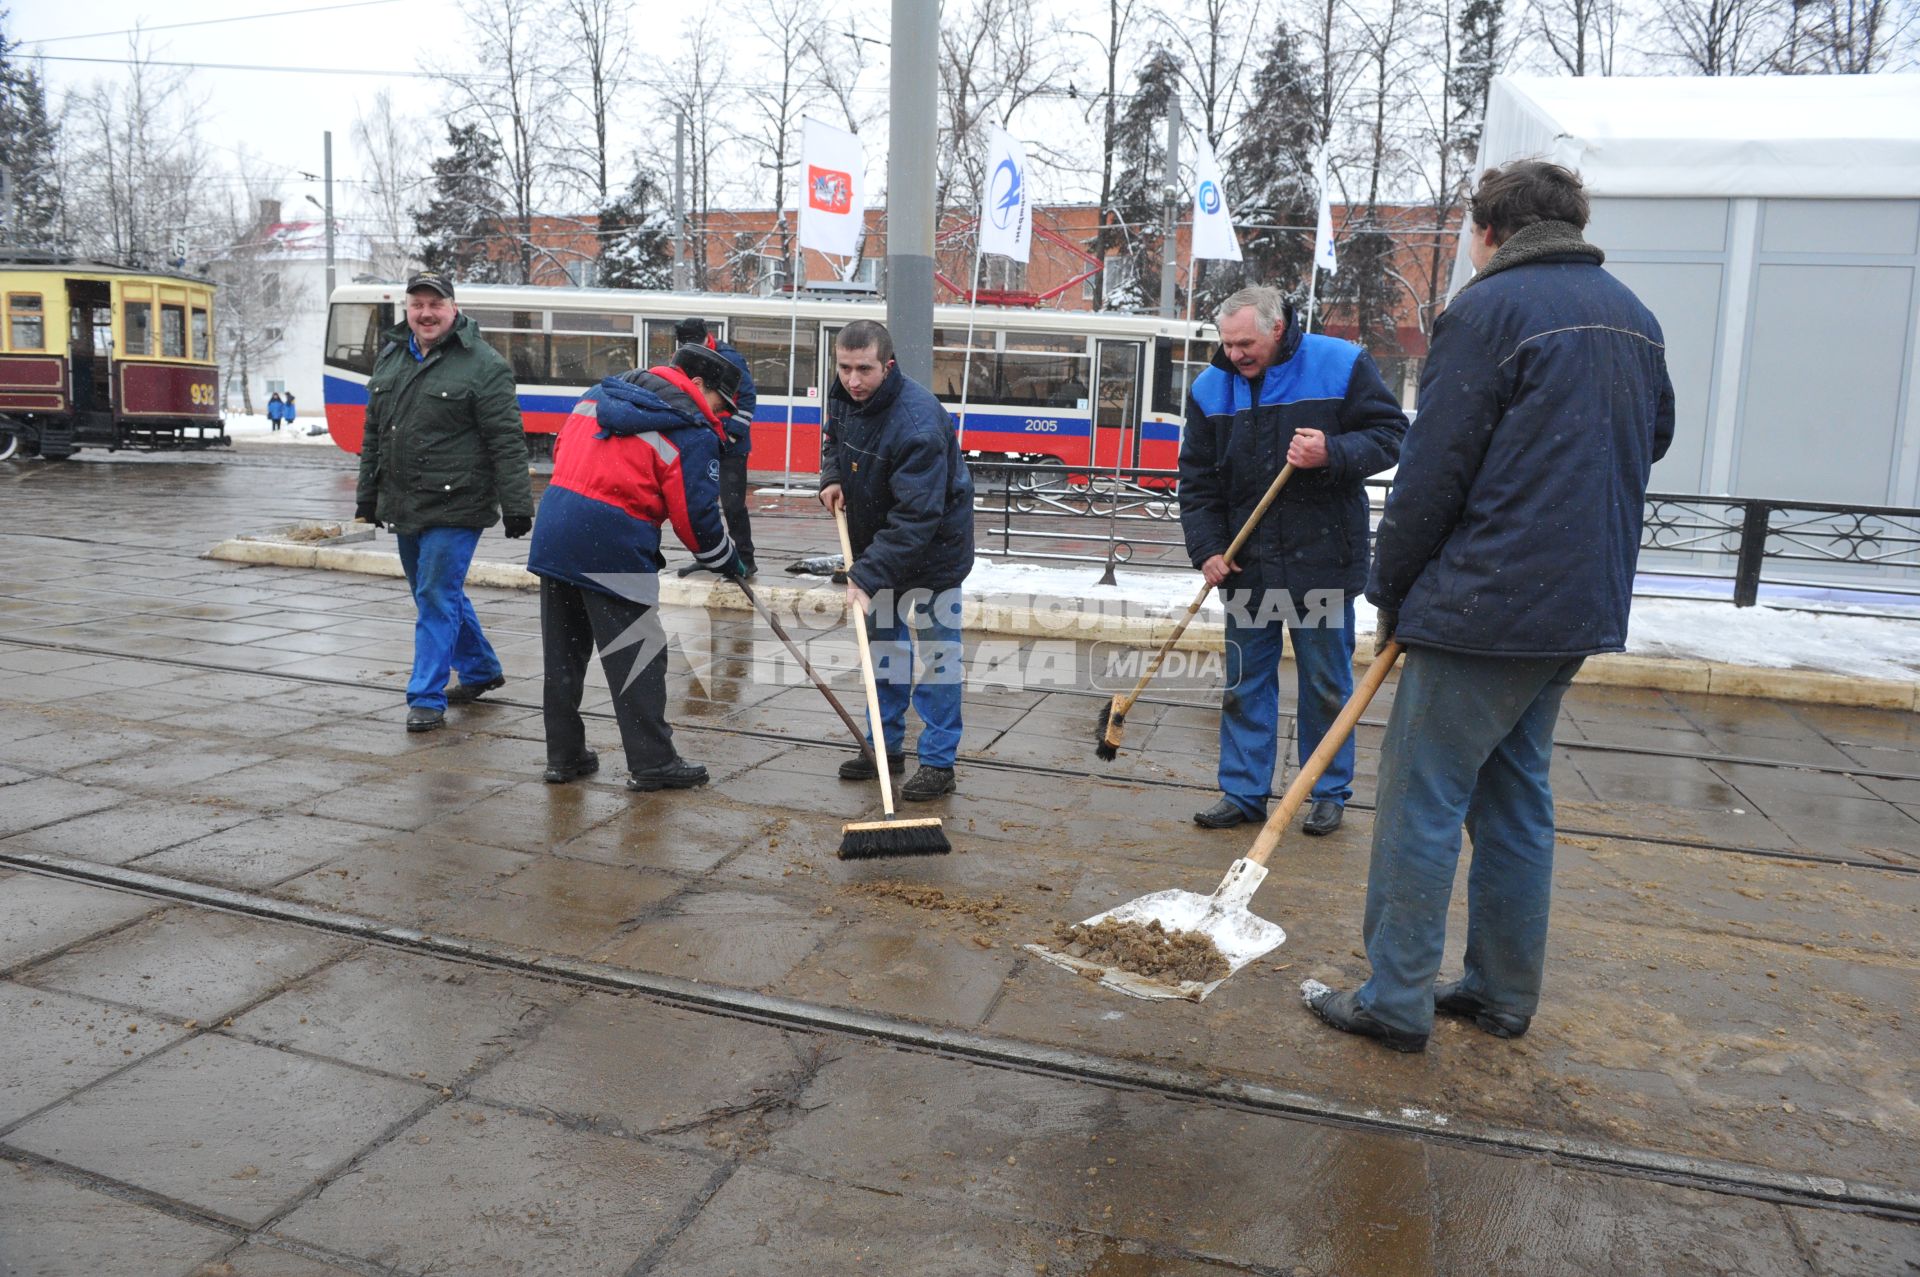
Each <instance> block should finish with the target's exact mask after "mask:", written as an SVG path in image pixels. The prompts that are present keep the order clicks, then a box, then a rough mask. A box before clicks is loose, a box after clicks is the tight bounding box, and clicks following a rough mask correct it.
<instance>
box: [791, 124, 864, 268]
mask: <svg viewBox="0 0 1920 1277" xmlns="http://www.w3.org/2000/svg"><path fill="white" fill-rule="evenodd" d="M866 177H867V159H866V155H865V153H864V152H862V151H861V149H860V139H859V138H857V137H855V136H854V135H853V134H851V133H846V132H843V131H841V130H840V129H836V128H834V127H833V126H832V125H830V124H822V123H820V122H819V121H818V120H808V121H806V122H805V125H804V127H803V129H802V131H801V146H800V246H801V247H802V248H811V249H813V250H814V251H815V252H819V253H828V254H831V255H832V256H835V257H852V256H853V255H854V254H855V253H857V252H859V251H860V229H861V221H862V218H863V217H864V216H865V213H866V198H865V196H866Z"/></svg>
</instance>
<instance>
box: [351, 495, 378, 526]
mask: <svg viewBox="0 0 1920 1277" xmlns="http://www.w3.org/2000/svg"><path fill="white" fill-rule="evenodd" d="M377 510H378V507H377V506H375V505H374V503H373V502H371V501H368V502H365V503H364V504H361V505H357V506H355V507H354V508H353V518H354V521H355V522H356V523H371V524H372V525H373V526H374V527H376V528H377V527H379V526H380V520H378V519H376V518H374V517H373V516H374V514H375V513H376V512H377Z"/></svg>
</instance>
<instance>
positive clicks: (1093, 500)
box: [971, 461, 1920, 607]
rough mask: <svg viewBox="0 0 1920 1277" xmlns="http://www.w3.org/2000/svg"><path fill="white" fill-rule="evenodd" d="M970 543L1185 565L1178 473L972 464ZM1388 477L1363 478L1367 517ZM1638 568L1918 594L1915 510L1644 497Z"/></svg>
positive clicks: (1039, 554)
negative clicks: (980, 522) (977, 520)
mask: <svg viewBox="0 0 1920 1277" xmlns="http://www.w3.org/2000/svg"><path fill="white" fill-rule="evenodd" d="M971 468H972V471H973V475H974V510H975V511H976V513H977V514H979V515H983V516H986V517H985V520H984V522H985V525H986V526H984V527H980V528H979V530H978V531H977V532H976V537H977V539H978V542H979V544H980V548H981V549H983V550H987V551H989V552H993V553H999V554H1004V555H1011V556H1017V557H1019V558H1022V559H1036V560H1051V561H1056V562H1070V563H1098V564H1102V565H1103V566H1104V567H1105V569H1106V574H1107V576H1106V579H1108V580H1109V581H1110V580H1111V579H1112V574H1113V570H1114V568H1115V567H1117V566H1120V565H1123V564H1125V565H1130V566H1133V567H1164V568H1178V569H1182V570H1187V569H1188V567H1189V565H1188V563H1187V560H1186V554H1185V551H1184V544H1183V541H1182V539H1181V535H1180V502H1179V497H1178V494H1177V493H1176V492H1175V490H1174V486H1175V480H1176V478H1177V476H1176V475H1175V474H1174V473H1172V472H1170V471H1166V470H1142V469H1129V468H1119V469H1110V470H1104V471H1098V472H1093V471H1089V470H1088V469H1086V468H1085V467H1074V466H1065V465H1053V464H1041V463H1033V464H1028V463H1023V462H999V461H976V462H973V463H972V466H971ZM1392 486H1393V485H1392V482H1391V481H1390V480H1386V479H1370V480H1368V481H1367V487H1368V489H1369V496H1370V498H1371V500H1372V503H1373V507H1374V510H1375V511H1376V519H1377V512H1378V511H1379V510H1380V509H1381V508H1382V507H1383V506H1384V505H1385V503H1386V497H1387V494H1388V493H1389V492H1390V491H1391V490H1392ZM1640 547H1641V551H1642V559H1641V566H1642V569H1643V570H1652V571H1657V572H1660V573H1662V574H1665V575H1670V576H1684V577H1698V578H1703V579H1709V580H1722V581H1731V582H1732V585H1733V592H1732V596H1733V603H1734V605H1735V606H1737V607H1752V606H1753V605H1754V603H1755V602H1756V601H1757V600H1758V598H1759V592H1760V585H1761V583H1762V582H1763V581H1766V582H1769V583H1773V584H1777V585H1794V586H1832V587H1840V588H1850V589H1865V590H1873V591H1877V592H1882V593H1888V594H1911V595H1920V509H1911V508H1907V507H1901V506H1858V505H1844V504H1839V503H1832V502H1819V501H1790V500H1782V499H1776V498H1759V497H1713V496H1703V495H1688V494H1679V493H1667V492H1659V493H1649V494H1648V495H1647V504H1646V513H1645V519H1644V524H1643V529H1642V532H1641V540H1640Z"/></svg>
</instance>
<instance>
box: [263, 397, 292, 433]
mask: <svg viewBox="0 0 1920 1277" xmlns="http://www.w3.org/2000/svg"><path fill="white" fill-rule="evenodd" d="M286 419H287V405H286V404H284V403H282V402H280V392H279V391H277V390H276V391H275V392H274V393H273V394H272V395H271V396H269V397H268V399H267V425H268V426H269V428H271V429H272V430H273V431H274V433H276V434H277V433H279V430H280V423H281V422H283V421H285V420H286Z"/></svg>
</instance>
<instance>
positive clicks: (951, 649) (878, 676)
mask: <svg viewBox="0 0 1920 1277" xmlns="http://www.w3.org/2000/svg"><path fill="white" fill-rule="evenodd" d="M883 622H885V623H884V624H883ZM867 635H868V638H869V639H870V640H871V646H872V648H873V671H874V681H875V683H876V684H877V685H878V688H879V692H880V721H881V724H882V726H884V727H885V728H886V733H887V752H888V753H889V754H898V753H900V752H901V751H902V750H903V749H905V747H906V738H907V702H908V700H909V699H911V700H912V702H913V708H914V710H915V712H917V713H918V714H919V715H920V724H921V726H920V746H919V755H920V765H921V766H922V767H947V768H950V767H952V766H953V756H954V754H955V753H956V752H957V751H958V750H959V748H960V694H961V692H963V691H965V690H966V653H965V650H964V648H963V646H962V643H961V639H960V587H959V586H955V587H953V588H952V589H949V590H941V591H940V592H939V593H937V594H929V592H928V591H926V590H906V591H902V592H899V593H896V594H893V595H891V596H890V597H889V596H882V597H880V598H877V599H875V601H874V610H873V611H872V612H870V613H868V616H867ZM916 645H917V646H918V647H919V649H920V664H921V671H920V681H919V683H918V684H915V683H914V681H913V649H914V647H915V646H916ZM868 739H869V740H871V739H872V733H871V731H869V733H868Z"/></svg>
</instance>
